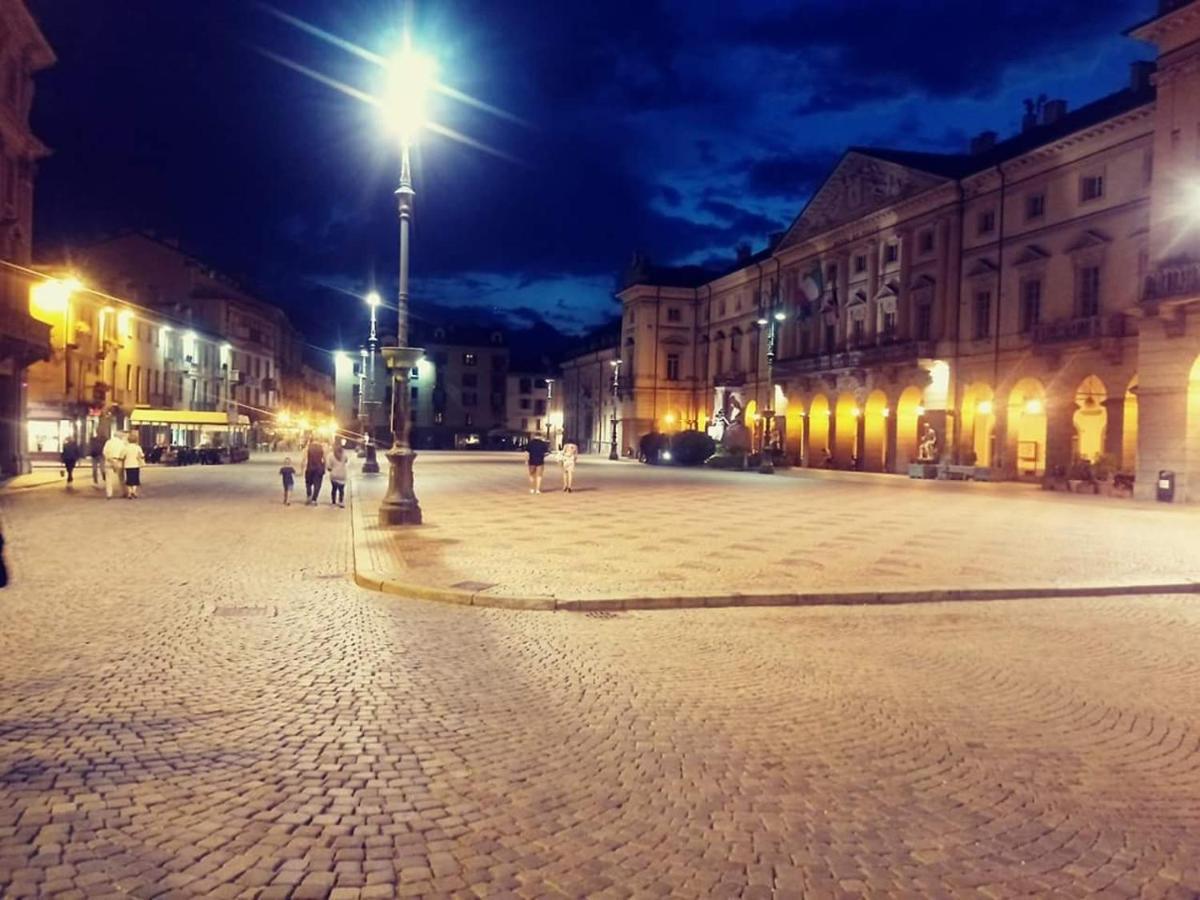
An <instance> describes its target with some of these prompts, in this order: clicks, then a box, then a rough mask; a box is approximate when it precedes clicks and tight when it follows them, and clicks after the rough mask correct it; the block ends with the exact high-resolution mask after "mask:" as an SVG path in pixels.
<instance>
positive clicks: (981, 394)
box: [962, 382, 996, 466]
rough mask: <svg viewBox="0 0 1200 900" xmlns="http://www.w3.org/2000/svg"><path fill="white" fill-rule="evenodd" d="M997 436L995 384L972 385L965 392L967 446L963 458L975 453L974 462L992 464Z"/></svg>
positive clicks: (963, 432) (966, 461)
mask: <svg viewBox="0 0 1200 900" xmlns="http://www.w3.org/2000/svg"><path fill="white" fill-rule="evenodd" d="M995 438H996V397H995V394H994V393H993V391H992V388H991V385H988V384H983V383H982V382H979V383H976V384H972V385H969V386H968V387H967V390H966V392H965V393H964V394H963V402H962V439H963V447H964V449H965V450H966V454H965V456H966V458H964V460H963V462H964V463H967V464H968V465H970V464H971V463H969V462H968V460H969V459H970V458H971V454H974V465H976V466H990V465H991V464H992V458H993V457H994V455H995V453H994V449H993V448H994V447H995Z"/></svg>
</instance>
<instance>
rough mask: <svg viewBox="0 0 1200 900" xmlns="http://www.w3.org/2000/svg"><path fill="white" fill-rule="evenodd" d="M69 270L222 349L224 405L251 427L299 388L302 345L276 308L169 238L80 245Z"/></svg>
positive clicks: (120, 238) (301, 385)
mask: <svg viewBox="0 0 1200 900" xmlns="http://www.w3.org/2000/svg"><path fill="white" fill-rule="evenodd" d="M72 266H73V267H74V268H75V269H76V271H77V272H78V275H79V277H80V279H81V280H83V281H84V282H85V283H87V285H88V286H89V287H102V288H104V289H105V290H106V291H107V292H109V293H111V294H113V295H114V296H117V297H120V298H122V299H125V300H128V301H130V302H132V303H136V304H138V305H139V306H141V307H143V308H147V309H151V310H155V311H157V312H159V313H160V314H162V315H165V316H168V317H170V318H171V319H172V320H174V321H176V322H181V323H184V324H187V325H189V326H191V327H193V328H195V329H196V330H197V331H204V332H206V333H211V334H217V335H220V336H221V337H222V338H223V339H224V340H225V342H227V343H228V344H229V350H228V358H227V359H226V360H225V361H223V362H221V363H220V365H222V366H224V367H225V370H224V372H225V373H224V374H223V378H225V379H227V380H228V384H229V392H230V393H229V398H228V399H229V401H230V402H231V403H233V404H235V405H236V407H237V409H238V411H239V413H240V414H244V415H246V416H248V418H249V419H250V421H251V423H253V424H254V425H255V426H256V428H255V430H256V433H257V432H260V431H261V427H260V426H261V424H262V423H266V422H268V421H270V420H271V419H272V417H273V416H274V414H275V412H276V411H277V410H278V409H279V408H280V398H281V396H282V395H283V394H284V393H285V391H284V390H283V387H282V382H283V381H284V380H291V381H292V382H293V384H292V385H291V393H293V394H298V393H302V392H303V390H304V383H303V373H302V368H301V367H302V352H301V351H302V347H301V340H300V337H299V335H298V334H297V332H296V331H295V330H294V329H293V328H292V326H291V325H290V323H289V322H288V320H287V316H286V315H285V314H284V313H283V311H282V310H281V309H279V308H278V307H276V306H273V305H272V304H270V303H267V302H265V301H263V300H260V299H258V298H257V297H255V296H254V295H253V294H252V293H251V292H249V291H248V290H246V289H245V288H243V287H241V286H240V285H238V284H237V283H236V282H235V281H233V280H232V279H230V278H229V277H227V276H224V275H221V274H219V273H218V272H216V271H215V270H213V269H212V268H210V267H209V266H207V265H206V264H205V263H203V262H202V261H200V260H199V259H197V258H196V257H193V256H191V255H189V254H187V253H185V252H183V251H182V250H181V249H180V248H179V246H178V245H177V244H176V243H175V242H173V241H166V240H159V239H157V238H155V237H153V236H150V235H147V234H140V233H129V234H123V235H120V236H118V237H115V238H111V239H108V240H104V241H100V242H97V243H94V244H90V245H88V246H86V247H83V248H80V249H79V250H78V251H77V252H76V254H75V256H74V259H73V260H72Z"/></svg>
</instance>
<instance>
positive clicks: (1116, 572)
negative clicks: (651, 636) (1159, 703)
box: [356, 453, 1200, 601]
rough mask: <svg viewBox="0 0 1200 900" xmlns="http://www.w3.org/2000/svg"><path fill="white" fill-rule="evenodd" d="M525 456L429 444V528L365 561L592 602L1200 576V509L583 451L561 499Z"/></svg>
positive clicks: (367, 532) (438, 584)
mask: <svg viewBox="0 0 1200 900" xmlns="http://www.w3.org/2000/svg"><path fill="white" fill-rule="evenodd" d="M522 461H523V457H522V456H519V455H516V454H511V455H502V454H478V455H476V454H445V453H443V454H437V453H425V454H421V455H420V456H419V458H418V460H417V464H416V471H417V483H418V496H419V497H420V500H421V505H422V508H423V510H424V513H425V521H426V524H425V525H424V526H423V527H421V528H419V529H413V530H408V531H400V532H397V531H395V530H393V529H380V528H378V527H377V526H376V523H375V517H374V514H375V511H376V509H377V508H378V498H379V497H381V496H382V494H383V490H384V488H385V487H386V476H381V477H378V478H373V479H364V480H362V481H361V482H360V483H359V485H358V486H357V488H356V489H357V490H358V491H359V494H360V496H361V497H362V499H363V501H364V502H363V503H362V509H363V516H362V517H361V518H360V520H359V522H360V527H359V529H358V531H357V538H356V544H357V552H358V564H359V567H360V571H362V570H363V568H364V567H365V569H366V570H367V571H369V572H370V573H372V574H374V573H378V574H379V575H381V576H383V577H384V578H387V579H392V580H395V581H398V582H400V583H403V584H409V585H419V586H421V587H428V588H435V589H445V588H450V587H453V586H455V585H461V584H464V583H465V584H469V585H470V584H473V585H474V586H475V589H476V590H477V591H478V593H479V594H480V596H482V597H488V596H509V597H513V596H516V597H529V598H555V599H557V600H560V601H562V600H578V599H584V600H594V599H605V598H628V597H692V596H701V597H713V596H716V597H721V596H730V595H735V594H783V593H814V592H822V591H849V592H854V591H867V590H870V591H880V590H887V591H891V590H936V589H945V588H947V587H954V588H1021V589H1030V588H1039V587H1063V586H1065V587H1102V586H1120V585H1147V584H1152V585H1162V584H1172V583H1186V582H1193V581H1198V580H1200V555H1198V554H1197V553H1196V549H1195V547H1196V540H1195V538H1196V535H1197V534H1200V509H1197V508H1195V507H1183V506H1169V505H1165V504H1157V505H1156V504H1145V503H1135V502H1133V501H1131V500H1118V499H1113V498H1108V497H1096V496H1079V495H1066V494H1061V493H1054V492H1046V491H1040V490H1036V489H1032V488H1030V487H1029V486H1026V485H1011V484H964V483H945V482H940V483H939V482H922V481H910V480H908V479H906V478H898V477H895V476H847V475H841V476H840V477H838V476H834V477H831V475H832V473H824V472H815V473H814V472H803V471H800V472H797V473H795V474H791V475H785V474H778V475H775V476H763V475H759V474H757V473H743V472H736V473H735V472H715V471H703V470H680V469H673V468H667V467H664V468H656V467H650V466H644V465H639V464H637V463H628V462H622V463H609V462H607V461H596V460H591V459H588V460H585V461H584V462H583V463H581V465H580V466H579V468H578V472H577V484H578V488H577V490H576V492H575V493H573V494H563V493H562V492H561V490H558V488H559V487H560V485H561V481H560V472H559V470H558V469H557V467H555V466H554V465H547V467H546V479H545V493H543V494H542V495H541V496H530V495H529V493H528V486H527V477H526V474H525V466H524V465H523V462H522Z"/></svg>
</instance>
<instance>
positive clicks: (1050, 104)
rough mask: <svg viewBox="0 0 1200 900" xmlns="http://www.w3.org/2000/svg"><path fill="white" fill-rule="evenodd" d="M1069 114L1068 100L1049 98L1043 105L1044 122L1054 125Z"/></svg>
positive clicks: (1044, 123)
mask: <svg viewBox="0 0 1200 900" xmlns="http://www.w3.org/2000/svg"><path fill="white" fill-rule="evenodd" d="M1066 114H1067V101H1066V100H1047V101H1046V105H1045V106H1043V107H1042V124H1043V125H1053V124H1054V123H1055V122H1057V121H1058V120H1059V119H1061V118H1062V117H1063V116H1065V115H1066Z"/></svg>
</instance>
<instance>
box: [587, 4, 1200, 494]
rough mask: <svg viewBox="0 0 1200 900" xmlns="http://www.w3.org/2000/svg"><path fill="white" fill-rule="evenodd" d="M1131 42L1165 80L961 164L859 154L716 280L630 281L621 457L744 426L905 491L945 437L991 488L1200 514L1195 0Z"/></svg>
mask: <svg viewBox="0 0 1200 900" xmlns="http://www.w3.org/2000/svg"><path fill="white" fill-rule="evenodd" d="M1132 34H1133V35H1134V36H1135V37H1138V38H1140V39H1143V40H1146V41H1149V42H1152V43H1154V44H1155V45H1156V46H1157V47H1158V49H1159V58H1158V63H1157V73H1156V72H1155V69H1156V67H1155V65H1154V64H1153V63H1138V64H1135V65H1134V66H1133V67H1132V70H1131V72H1130V79H1129V83H1128V85H1127V86H1126V87H1125V88H1123V89H1122V90H1120V91H1117V92H1116V93H1114V94H1112V95H1109V96H1107V97H1104V98H1102V99H1100V100H1098V101H1096V102H1094V103H1091V104H1089V105H1087V106H1085V107H1082V108H1080V109H1078V110H1074V111H1070V110H1068V109H1067V107H1066V104H1065V102H1063V101H1050V102H1048V103H1044V104H1030V107H1029V109H1028V111H1027V114H1026V116H1025V120H1024V122H1023V128H1022V131H1021V133H1019V134H1018V135H1016V136H1014V137H1011V138H1009V139H1007V140H1003V141H998V140H997V136H996V135H995V134H994V133H985V134H982V135H980V136H979V137H978V138H976V139H975V141H973V142H972V148H971V152H970V153H964V154H930V153H912V152H905V151H897V150H890V149H879V148H852V149H850V150H849V151H847V152H846V153H845V154H844V156H843V157H842V160H841V161H840V163H839V164H838V165H837V167H836V168H835V169H834V171H833V172H832V173H831V174H830V176H829V177H828V178H827V180H826V181H825V183H824V184H823V186H822V187H821V188H820V189H819V190H818V191H817V193H816V194H815V195H814V196H813V197H812V199H811V200H810V201H809V202H808V204H807V205H806V206H805V208H804V209H803V210H802V211H801V213H800V215H799V216H798V217H797V219H796V221H795V222H794V223H793V224H792V226H791V227H790V228H789V229H788V230H787V232H786V233H784V234H783V235H781V236H779V237H778V238H777V239H776V240H774V241H772V243H771V246H770V247H768V248H767V249H766V250H764V251H763V252H761V253H758V254H755V255H753V256H749V255H746V256H743V258H742V259H740V260H739V262H738V264H737V265H735V266H733V267H731V269H730V270H728V271H726V272H724V273H710V272H705V271H703V270H696V269H655V268H654V267H652V266H649V265H648V264H646V263H645V262H644V261H640V260H635V264H634V266H632V267H631V269H630V271H629V272H628V274H627V278H626V286H625V288H624V290H623V291H621V293H620V294H619V297H620V299H621V301H622V306H623V318H622V328H621V337H620V343H619V348H617V347H613V348H612V349H613V350H614V351H617V352H619V356H618V359H619V362H620V366H619V368H620V377H619V379H618V393H619V400H620V415H619V416H618V419H619V420H620V421H621V422H622V423H624V424H625V426H626V428H627V431H628V433H627V434H626V435H623V440H622V443H623V444H626V445H628V444H631V443H633V442H635V441H636V439H637V437H638V436H640V435H642V434H645V433H648V432H650V431H668V432H669V431H674V430H678V429H680V428H700V429H704V428H708V427H711V426H712V424H713V423H714V421H715V422H717V423H720V424H719V426H718V427H724V423H726V422H731V421H743V422H744V423H745V424H746V425H747V426H748V427H750V428H751V429H752V430H753V431H754V434H755V440H756V446H757V447H761V446H762V445H763V443H764V442H769V443H770V445H772V446H773V447H774V448H776V449H777V451H778V452H779V453H781V454H783V455H785V456H787V457H789V458H790V459H791V460H792V461H793V462H795V463H798V464H801V465H809V466H821V465H832V466H837V467H842V468H857V469H861V470H865V471H878V472H898V473H904V472H907V471H908V470H909V465H910V463H912V462H913V461H914V460H916V458H917V456H918V442H919V441H920V440H921V439H922V438H927V437H928V436H929V435H933V439H934V441H935V443H934V444H933V446H934V448H935V455H936V458H937V459H939V460H941V461H943V462H947V463H957V464H960V465H965V466H974V467H977V468H978V470H979V471H980V474H983V473H987V474H988V475H989V476H990V477H1002V478H1030V479H1035V478H1042V477H1044V476H1046V475H1048V474H1049V475H1052V476H1058V475H1062V474H1065V473H1069V472H1070V471H1072V470H1073V469H1074V468H1075V467H1076V466H1077V465H1078V464H1079V463H1080V461H1087V462H1089V463H1092V464H1100V465H1103V466H1104V467H1106V468H1111V469H1113V470H1116V471H1123V472H1126V473H1128V474H1130V475H1132V474H1135V473H1136V493H1137V494H1138V495H1139V496H1142V497H1149V496H1154V495H1155V494H1156V493H1157V490H1158V488H1159V484H1160V481H1161V482H1162V483H1163V484H1164V485H1167V484H1168V483H1170V485H1171V486H1173V489H1174V494H1173V499H1176V500H1180V499H1190V500H1200V321H1198V320H1197V318H1198V316H1200V312H1198V311H1197V307H1198V305H1200V145H1198V142H1200V0H1193V2H1187V3H1180V2H1164V3H1163V4H1162V7H1161V10H1160V14H1159V15H1158V16H1156V17H1155V18H1154V19H1153V20H1151V21H1150V22H1147V23H1144V24H1142V25H1140V26H1138V27H1137V28H1135V29H1134V30H1133V32H1132ZM769 351H773V352H769ZM572 368H575V366H574V365H573V363H568V366H567V369H568V370H571V369H572ZM580 368H582V366H580ZM595 380H596V379H595V378H593V379H592V381H593V395H594V392H595V387H594V382H595ZM576 396H577V397H578V398H580V399H576ZM576 396H573V395H572V394H571V392H570V391H568V393H567V403H568V410H569V411H568V413H567V421H568V422H571V421H578V422H583V421H585V420H586V419H587V418H588V415H592V416H594V404H593V407H592V409H593V412H592V413H590V414H587V413H585V412H584V410H583V409H582V408H581V405H582V397H583V396H584V392H583V391H580V392H578V395H576ZM1163 470H1167V472H1168V477H1166V478H1163V479H1160V478H1159V474H1160V471H1163Z"/></svg>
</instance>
